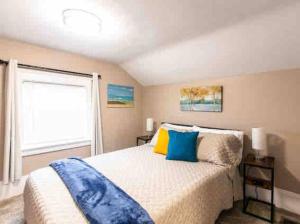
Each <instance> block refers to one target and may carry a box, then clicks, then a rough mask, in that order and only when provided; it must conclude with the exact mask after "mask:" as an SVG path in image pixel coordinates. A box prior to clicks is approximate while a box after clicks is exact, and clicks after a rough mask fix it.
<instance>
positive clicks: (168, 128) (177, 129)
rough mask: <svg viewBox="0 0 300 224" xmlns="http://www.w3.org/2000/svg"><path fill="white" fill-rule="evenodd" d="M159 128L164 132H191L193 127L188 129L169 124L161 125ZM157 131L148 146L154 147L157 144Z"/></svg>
mask: <svg viewBox="0 0 300 224" xmlns="http://www.w3.org/2000/svg"><path fill="white" fill-rule="evenodd" d="M160 128H164V129H166V130H174V131H193V130H194V129H193V127H188V126H181V125H174V124H169V123H164V124H162V125H161V126H160V127H159V129H160ZM159 129H157V131H156V132H155V135H154V136H153V138H152V140H151V142H150V144H149V145H151V146H155V145H156V143H157V139H158V132H159Z"/></svg>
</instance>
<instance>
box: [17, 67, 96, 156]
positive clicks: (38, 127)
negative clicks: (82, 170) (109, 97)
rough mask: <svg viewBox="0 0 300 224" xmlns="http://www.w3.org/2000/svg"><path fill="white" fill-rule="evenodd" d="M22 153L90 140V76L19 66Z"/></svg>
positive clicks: (70, 146)
mask: <svg viewBox="0 0 300 224" xmlns="http://www.w3.org/2000/svg"><path fill="white" fill-rule="evenodd" d="M19 71H20V77H21V83H20V85H21V86H20V117H21V148H22V151H23V155H31V154H36V153H42V152H49V151H56V150H62V149H67V148H74V147H79V146H84V145H90V143H91V133H90V129H91V128H90V126H91V85H92V81H91V78H85V77H77V76H70V75H62V74H56V73H49V72H41V71H34V70H28V69H20V70H19Z"/></svg>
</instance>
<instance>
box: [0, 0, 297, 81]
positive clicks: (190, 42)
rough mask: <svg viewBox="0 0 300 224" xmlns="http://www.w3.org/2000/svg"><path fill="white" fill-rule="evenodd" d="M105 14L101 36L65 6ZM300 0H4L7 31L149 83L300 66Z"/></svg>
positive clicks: (0, 23) (1, 24) (2, 26)
mask: <svg viewBox="0 0 300 224" xmlns="http://www.w3.org/2000/svg"><path fill="white" fill-rule="evenodd" d="M68 8H78V9H84V10H87V11H90V12H92V13H95V14H96V15H98V16H99V17H100V18H101V20H102V31H101V32H100V33H99V34H96V35H90V34H86V33H80V32H74V31H71V30H68V29H66V27H65V26H64V25H63V22H62V14H61V13H62V11H63V10H64V9H68ZM298 21H300V1H299V0H252V1H240V0H226V1H220V0H185V1H182V0H164V1H161V0H126V1H117V0H60V1H56V0H43V1H40V0H24V1H22V4H21V3H20V1H19V0H2V1H1V7H0V35H1V36H4V37H9V38H13V39H17V40H22V41H25V42H29V43H34V44H38V45H42V46H46V47H51V48H55V49H62V50H66V51H70V52H74V53H80V54H83V55H87V56H90V57H94V58H98V59H105V60H109V61H112V62H115V63H117V64H120V65H121V66H122V67H123V68H124V69H125V70H127V71H128V72H129V73H130V74H131V75H132V76H133V77H134V78H136V79H137V80H138V81H139V82H141V83H142V84H143V85H156V84H166V83H174V82H186V81H191V80H196V79H201V78H210V77H220V76H228V75H237V74H249V73H255V72H262V71H269V70H278V69H286V68H296V67H300V29H299V25H298V23H299V22H298Z"/></svg>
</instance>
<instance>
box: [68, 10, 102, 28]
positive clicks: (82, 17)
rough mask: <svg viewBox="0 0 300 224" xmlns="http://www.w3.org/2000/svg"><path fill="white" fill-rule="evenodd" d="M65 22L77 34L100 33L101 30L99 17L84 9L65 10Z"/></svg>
mask: <svg viewBox="0 0 300 224" xmlns="http://www.w3.org/2000/svg"><path fill="white" fill-rule="evenodd" d="M63 22H64V24H65V25H66V26H68V27H70V28H71V29H72V30H74V31H77V32H88V33H98V32H100V30H101V20H100V19H99V17H98V16H96V15H95V14H93V13H90V12H87V11H85V10H82V9H66V10H64V11H63Z"/></svg>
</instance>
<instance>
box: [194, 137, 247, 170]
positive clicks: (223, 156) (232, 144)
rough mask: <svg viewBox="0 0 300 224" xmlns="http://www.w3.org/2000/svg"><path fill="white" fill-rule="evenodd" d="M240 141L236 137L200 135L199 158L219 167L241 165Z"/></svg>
mask: <svg viewBox="0 0 300 224" xmlns="http://www.w3.org/2000/svg"><path fill="white" fill-rule="evenodd" d="M240 148H241V142H240V140H239V139H238V138H237V137H236V136H234V135H228V134H213V133H200V137H199V145H198V152H197V157H198V159H199V160H203V161H207V162H212V163H215V164H218V165H238V164H239V163H240V159H239V152H240Z"/></svg>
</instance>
